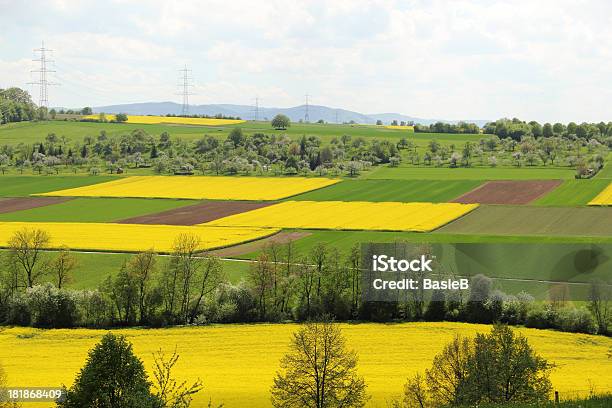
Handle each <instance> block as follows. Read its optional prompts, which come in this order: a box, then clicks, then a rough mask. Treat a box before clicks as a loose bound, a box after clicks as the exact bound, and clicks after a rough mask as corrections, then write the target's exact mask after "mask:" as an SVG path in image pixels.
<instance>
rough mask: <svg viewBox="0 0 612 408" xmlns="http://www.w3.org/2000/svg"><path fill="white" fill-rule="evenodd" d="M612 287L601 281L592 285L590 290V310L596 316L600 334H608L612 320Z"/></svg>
mask: <svg viewBox="0 0 612 408" xmlns="http://www.w3.org/2000/svg"><path fill="white" fill-rule="evenodd" d="M611 309H612V285H610V284H607V283H605V282H602V281H600V280H598V281H594V282H593V283H591V287H590V290H589V310H590V311H591V313H593V316H595V320H596V321H597V326H598V327H599V333H601V334H606V333H608V325H609V323H610V319H611V318H612V310H611Z"/></svg>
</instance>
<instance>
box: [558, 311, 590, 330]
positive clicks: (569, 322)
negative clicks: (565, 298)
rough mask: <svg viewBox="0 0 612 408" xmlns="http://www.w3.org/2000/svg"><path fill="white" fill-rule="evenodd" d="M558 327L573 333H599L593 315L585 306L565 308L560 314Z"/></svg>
mask: <svg viewBox="0 0 612 408" xmlns="http://www.w3.org/2000/svg"><path fill="white" fill-rule="evenodd" d="M557 325H558V327H557V328H558V329H561V330H563V331H567V332H572V333H590V334H594V333H597V325H596V324H595V320H594V319H593V315H591V313H590V312H589V311H588V310H586V309H583V308H580V309H574V308H571V309H563V310H561V311H560V313H559V315H558V324H557Z"/></svg>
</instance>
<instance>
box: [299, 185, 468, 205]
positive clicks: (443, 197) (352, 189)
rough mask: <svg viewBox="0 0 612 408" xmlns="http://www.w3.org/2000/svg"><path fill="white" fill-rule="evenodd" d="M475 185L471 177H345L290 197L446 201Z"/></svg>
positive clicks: (302, 198)
mask: <svg viewBox="0 0 612 408" xmlns="http://www.w3.org/2000/svg"><path fill="white" fill-rule="evenodd" d="M478 185H480V182H479V181H474V180H452V181H443V180H431V181H422V180H405V181H404V180H345V181H343V182H342V183H338V184H334V185H331V186H329V187H325V188H321V189H318V190H315V191H311V192H308V193H304V194H300V195H298V196H296V197H291V200H310V201H403V202H411V201H419V202H422V201H426V202H446V201H450V200H452V199H454V198H456V197H459V196H460V195H462V194H463V193H466V192H468V191H470V190H472V189H474V188H476V187H477V186H478Z"/></svg>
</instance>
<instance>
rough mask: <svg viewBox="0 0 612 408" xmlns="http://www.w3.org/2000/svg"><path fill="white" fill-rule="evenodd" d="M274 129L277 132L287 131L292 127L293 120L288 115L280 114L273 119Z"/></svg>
mask: <svg viewBox="0 0 612 408" xmlns="http://www.w3.org/2000/svg"><path fill="white" fill-rule="evenodd" d="M271 124H272V127H273V128H274V129H277V130H285V129H287V128H288V127H289V126H291V120H290V119H289V117H288V116H287V115H283V114H282V113H279V114H278V115H276V116H275V117H274V118H273V119H272V123H271Z"/></svg>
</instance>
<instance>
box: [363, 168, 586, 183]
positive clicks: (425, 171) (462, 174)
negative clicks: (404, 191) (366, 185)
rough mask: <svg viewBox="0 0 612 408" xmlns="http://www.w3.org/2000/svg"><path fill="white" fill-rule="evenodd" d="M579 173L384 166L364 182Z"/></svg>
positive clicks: (569, 173) (567, 170)
mask: <svg viewBox="0 0 612 408" xmlns="http://www.w3.org/2000/svg"><path fill="white" fill-rule="evenodd" d="M575 173H576V171H575V170H573V169H570V168H567V167H563V168H560V167H520V168H516V167H467V168H466V167H458V168H449V167H434V166H425V165H423V166H418V167H417V166H400V167H389V166H381V167H377V168H375V169H373V170H372V171H370V172H368V173H364V174H363V176H362V178H364V179H377V180H378V179H386V180H411V179H417V180H555V179H573V178H574V174H575Z"/></svg>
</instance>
